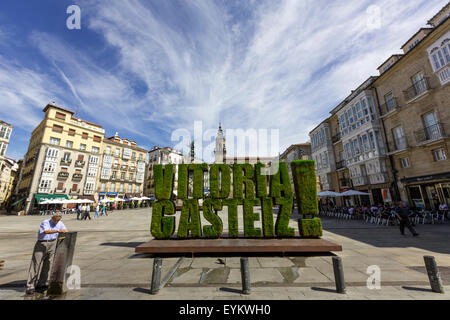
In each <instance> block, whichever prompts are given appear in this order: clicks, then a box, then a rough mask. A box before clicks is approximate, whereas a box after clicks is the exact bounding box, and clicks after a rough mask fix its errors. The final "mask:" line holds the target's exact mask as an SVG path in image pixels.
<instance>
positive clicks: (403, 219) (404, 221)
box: [395, 201, 419, 237]
mask: <svg viewBox="0 0 450 320" xmlns="http://www.w3.org/2000/svg"><path fill="white" fill-rule="evenodd" d="M395 215H396V216H397V218H398V220H400V233H401V234H402V235H405V227H407V228H408V229H409V231H411V233H412V235H413V236H414V237H417V236H418V235H419V234H418V233H417V231H416V229H414V227H413V226H412V225H411V221H409V209H408V207H407V206H406V203H405V202H403V201H400V203H399V204H398V208H397V209H396V211H395Z"/></svg>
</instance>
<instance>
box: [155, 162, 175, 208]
mask: <svg viewBox="0 0 450 320" xmlns="http://www.w3.org/2000/svg"><path fill="white" fill-rule="evenodd" d="M153 170H154V178H155V196H156V199H158V200H170V198H171V196H172V190H173V183H174V168H173V164H166V165H164V166H163V165H162V164H155V165H154V166H153Z"/></svg>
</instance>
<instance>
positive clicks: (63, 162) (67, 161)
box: [60, 158, 72, 166]
mask: <svg viewBox="0 0 450 320" xmlns="http://www.w3.org/2000/svg"><path fill="white" fill-rule="evenodd" d="M71 163H72V159H64V158H62V159H61V162H60V164H61V165H62V166H70V165H71Z"/></svg>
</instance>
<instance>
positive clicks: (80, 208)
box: [77, 203, 83, 220]
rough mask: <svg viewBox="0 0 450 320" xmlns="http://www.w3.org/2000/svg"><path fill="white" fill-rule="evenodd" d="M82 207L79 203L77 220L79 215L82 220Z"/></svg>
mask: <svg viewBox="0 0 450 320" xmlns="http://www.w3.org/2000/svg"><path fill="white" fill-rule="evenodd" d="M81 211H82V207H81V203H80V204H79V205H78V206H77V220H80V215H81V218H83V215H82V212H81Z"/></svg>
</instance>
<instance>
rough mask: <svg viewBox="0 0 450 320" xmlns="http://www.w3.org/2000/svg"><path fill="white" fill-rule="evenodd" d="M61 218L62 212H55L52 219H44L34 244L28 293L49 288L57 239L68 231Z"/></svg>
mask: <svg viewBox="0 0 450 320" xmlns="http://www.w3.org/2000/svg"><path fill="white" fill-rule="evenodd" d="M61 219H62V216H61V214H59V213H55V214H54V215H53V216H52V217H51V218H50V219H46V220H44V221H42V223H41V225H40V226H39V231H38V239H37V242H36V244H35V245H34V250H33V256H32V258H31V264H30V269H29V271H28V281H27V289H26V294H33V293H34V292H35V291H37V292H44V291H45V290H47V289H48V275H49V271H50V268H51V266H52V262H53V257H54V255H55V250H56V240H57V239H58V236H59V234H60V233H65V232H67V229H66V226H65V225H64V223H62V221H61Z"/></svg>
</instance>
